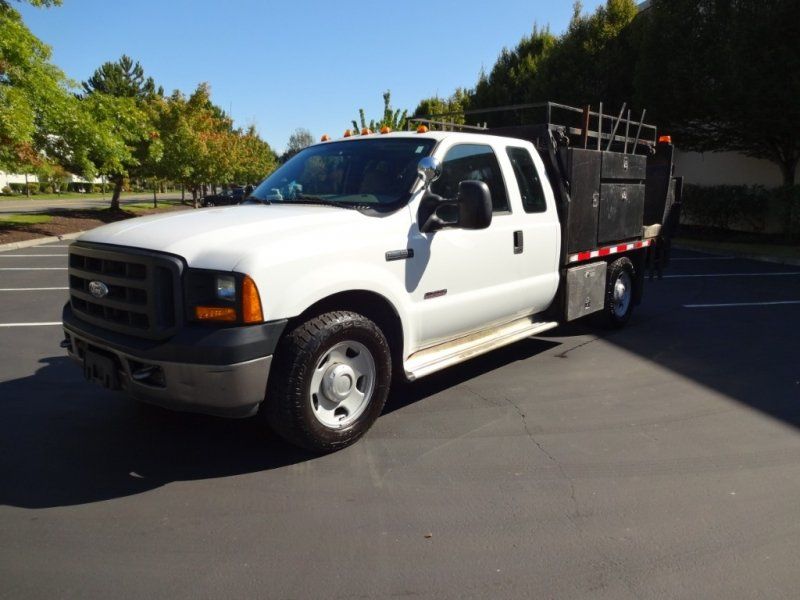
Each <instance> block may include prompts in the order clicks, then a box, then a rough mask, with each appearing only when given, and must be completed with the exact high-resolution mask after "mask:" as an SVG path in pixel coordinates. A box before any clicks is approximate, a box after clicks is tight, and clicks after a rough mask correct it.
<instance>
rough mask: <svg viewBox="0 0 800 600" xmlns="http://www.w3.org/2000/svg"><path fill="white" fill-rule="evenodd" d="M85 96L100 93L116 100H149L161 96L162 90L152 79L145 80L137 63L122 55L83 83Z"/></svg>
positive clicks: (104, 65)
mask: <svg viewBox="0 0 800 600" xmlns="http://www.w3.org/2000/svg"><path fill="white" fill-rule="evenodd" d="M83 89H84V91H85V92H86V93H87V94H92V93H95V92H100V93H102V94H108V95H109V96H116V97H117V98H136V99H137V100H149V99H151V98H152V97H153V96H163V95H164V89H163V88H162V87H160V86H159V87H158V88H156V84H155V82H154V81H153V78H152V77H147V78H145V76H144V69H143V68H142V65H141V64H139V61H136V62H133V59H132V58H131V57H129V56H128V55H126V54H123V55H122V56H121V57H120V59H119V60H118V61H116V62H106V63H103V64H102V65H101V66H100V67H99V68H98V69H97V70H95V72H94V74H93V75H92V76H91V77H89V79H88V80H86V81H84V82H83Z"/></svg>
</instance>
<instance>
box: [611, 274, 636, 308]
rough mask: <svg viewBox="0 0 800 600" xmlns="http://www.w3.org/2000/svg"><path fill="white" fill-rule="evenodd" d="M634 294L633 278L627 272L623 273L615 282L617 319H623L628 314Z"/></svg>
mask: <svg viewBox="0 0 800 600" xmlns="http://www.w3.org/2000/svg"><path fill="white" fill-rule="evenodd" d="M632 293H633V285H632V282H631V276H630V275H629V274H628V272H627V271H622V272H621V273H620V274H619V275H618V276H617V280H616V281H615V282H614V315H615V316H616V317H618V318H620V319H621V318H622V317H624V316H625V314H626V313H627V312H628V307H629V306H630V304H631V295H632Z"/></svg>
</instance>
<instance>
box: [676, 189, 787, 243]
mask: <svg viewBox="0 0 800 600" xmlns="http://www.w3.org/2000/svg"><path fill="white" fill-rule="evenodd" d="M681 212H682V215H683V218H682V221H684V222H686V223H690V224H692V225H699V226H702V227H712V228H715V229H723V230H739V231H741V230H747V231H753V232H763V231H765V230H767V227H768V224H769V222H777V223H780V224H781V225H782V228H783V231H782V233H783V234H784V235H787V236H790V237H800V186H797V185H795V186H786V187H782V188H772V189H767V188H764V187H762V186H758V185H718V186H698V185H685V186H684V190H683V207H682V209H681Z"/></svg>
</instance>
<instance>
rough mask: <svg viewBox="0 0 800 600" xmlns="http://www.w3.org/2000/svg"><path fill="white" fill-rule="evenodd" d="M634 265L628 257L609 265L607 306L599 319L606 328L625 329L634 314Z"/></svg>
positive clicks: (599, 315)
mask: <svg viewBox="0 0 800 600" xmlns="http://www.w3.org/2000/svg"><path fill="white" fill-rule="evenodd" d="M634 280H635V271H634V269H633V263H632V262H631V261H630V259H628V258H626V257H622V258H619V259H617V260H615V261H614V262H613V263H611V264H609V265H608V271H607V277H606V298H605V306H604V307H603V310H602V312H600V313H599V314H598V318H599V319H600V321H601V322H602V324H603V325H605V326H606V327H610V328H614V329H618V328H620V327H623V326H624V325H625V324H626V323H627V322H628V320H629V319H630V318H631V314H632V313H633V282H634Z"/></svg>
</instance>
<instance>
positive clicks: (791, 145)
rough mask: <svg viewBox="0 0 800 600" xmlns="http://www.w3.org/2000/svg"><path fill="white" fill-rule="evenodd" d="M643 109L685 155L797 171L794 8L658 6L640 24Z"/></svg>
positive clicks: (676, 2)
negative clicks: (740, 158)
mask: <svg viewBox="0 0 800 600" xmlns="http://www.w3.org/2000/svg"><path fill="white" fill-rule="evenodd" d="M642 17H643V30H644V31H643V32H642V52H641V56H642V60H641V62H640V64H639V65H638V68H637V73H636V78H635V79H636V88H637V96H638V98H639V101H640V102H642V103H646V105H647V106H648V107H650V108H651V109H652V112H653V114H654V117H656V118H657V119H658V120H659V122H660V123H661V124H662V125H666V126H667V127H669V128H670V129H671V132H672V133H674V134H676V137H677V140H678V143H679V144H681V147H683V148H688V149H693V150H697V151H701V152H702V151H725V150H730V151H737V152H742V153H744V154H746V155H748V156H753V157H756V158H763V159H766V160H769V161H772V162H773V163H775V165H777V166H778V167H779V168H780V170H781V174H782V177H783V182H784V184H786V185H790V184H793V183H794V182H795V174H796V171H797V165H798V161H800V103H798V98H800V46H798V39H800V3H798V2H797V1H796V0H732V1H730V2H719V1H716V0H654V1H653V2H652V4H651V8H650V9H649V10H647V11H645V13H643V15H642Z"/></svg>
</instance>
